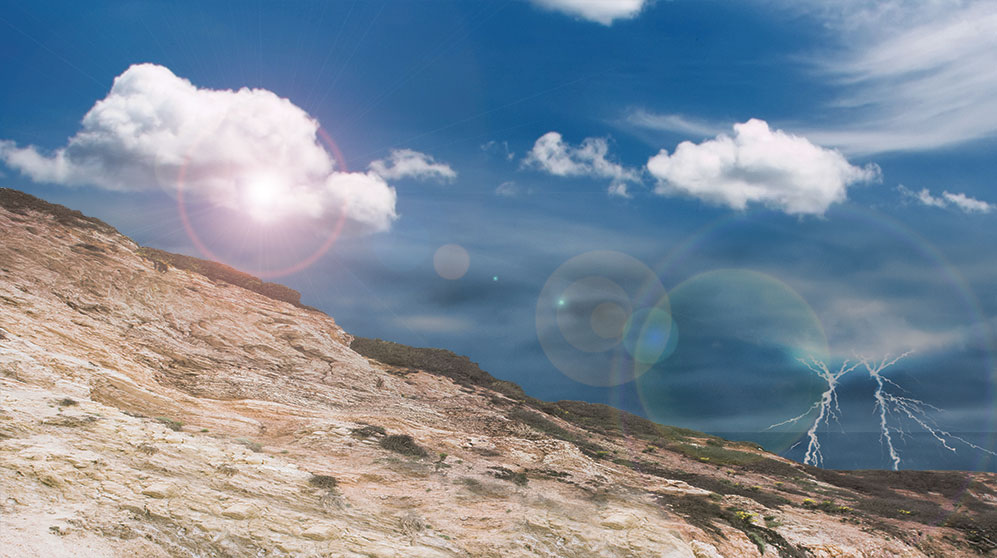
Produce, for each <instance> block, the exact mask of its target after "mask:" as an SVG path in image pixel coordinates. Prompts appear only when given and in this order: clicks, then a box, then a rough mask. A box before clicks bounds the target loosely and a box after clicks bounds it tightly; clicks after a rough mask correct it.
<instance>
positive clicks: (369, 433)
mask: <svg viewBox="0 0 997 558" xmlns="http://www.w3.org/2000/svg"><path fill="white" fill-rule="evenodd" d="M385 434H387V432H385V431H384V427H381V426H374V425H372V424H365V425H363V426H361V427H358V428H353V429H351V430H350V435H351V436H353V437H354V438H360V439H364V438H375V437H378V436H384V435H385Z"/></svg>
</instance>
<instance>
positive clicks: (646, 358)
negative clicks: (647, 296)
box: [623, 306, 679, 365]
mask: <svg viewBox="0 0 997 558" xmlns="http://www.w3.org/2000/svg"><path fill="white" fill-rule="evenodd" d="M678 333H679V332H678V326H677V325H675V321H674V320H673V319H672V315H671V314H670V313H669V312H665V311H664V310H662V309H661V308H658V307H657V306H655V307H653V308H642V309H640V310H638V311H637V312H635V313H634V314H633V315H632V316H630V319H628V320H627V323H626V324H625V325H624V333H623V346H624V347H626V349H627V352H628V353H630V355H631V356H632V357H633V358H634V360H636V361H637V362H639V363H641V364H647V365H653V364H655V363H657V362H660V361H662V360H665V359H666V358H668V357H669V356H671V354H672V353H673V352H675V348H676V347H677V346H678V341H679V335H678Z"/></svg>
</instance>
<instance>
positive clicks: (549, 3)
mask: <svg viewBox="0 0 997 558" xmlns="http://www.w3.org/2000/svg"><path fill="white" fill-rule="evenodd" d="M533 3H534V4H536V5H537V6H540V7H542V8H545V9H548V10H554V11H558V12H562V13H565V14H568V15H571V16H575V17H580V18H582V19H586V20H589V21H594V22H596V23H601V24H603V25H612V24H613V22H614V21H616V20H618V19H632V18H634V17H636V16H637V14H639V13H640V11H641V10H642V9H644V7H645V6H646V5H647V4H649V3H650V2H649V1H648V0H533Z"/></svg>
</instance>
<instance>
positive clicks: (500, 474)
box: [488, 467, 529, 486]
mask: <svg viewBox="0 0 997 558" xmlns="http://www.w3.org/2000/svg"><path fill="white" fill-rule="evenodd" d="M489 469H490V471H489V472H488V474H489V475H491V476H493V477H495V478H497V479H499V480H507V481H509V482H512V483H513V484H516V485H519V486H526V483H527V482H529V479H527V478H526V473H524V472H522V471H519V472H514V471H512V470H510V469H506V468H505V467H489Z"/></svg>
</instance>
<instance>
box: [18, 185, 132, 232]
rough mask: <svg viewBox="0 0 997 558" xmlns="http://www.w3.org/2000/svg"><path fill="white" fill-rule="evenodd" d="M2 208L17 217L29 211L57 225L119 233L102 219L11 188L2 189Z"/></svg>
mask: <svg viewBox="0 0 997 558" xmlns="http://www.w3.org/2000/svg"><path fill="white" fill-rule="evenodd" d="M0 207H3V208H5V209H7V210H8V211H10V212H11V213H15V214H17V215H27V214H28V212H29V211H35V212H38V213H43V214H45V215H50V216H52V217H53V218H54V219H55V221H56V222H57V223H59V224H62V225H66V226H69V227H78V228H84V229H94V230H98V231H101V232H105V233H117V232H118V231H117V230H116V229H115V228H114V227H112V226H111V225H108V224H107V223H105V222H103V221H101V220H100V219H97V218H94V217H87V216H86V215H84V214H82V213H80V212H79V211H76V210H75V209H69V208H68V207H66V206H64V205H59V204H55V203H49V202H47V201H45V200H43V199H40V198H36V197H35V196H32V195H31V194H25V193H24V192H19V191H17V190H11V189H10V188H0Z"/></svg>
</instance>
